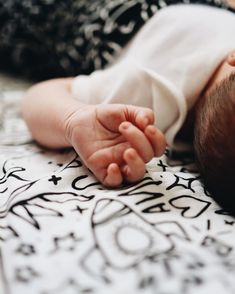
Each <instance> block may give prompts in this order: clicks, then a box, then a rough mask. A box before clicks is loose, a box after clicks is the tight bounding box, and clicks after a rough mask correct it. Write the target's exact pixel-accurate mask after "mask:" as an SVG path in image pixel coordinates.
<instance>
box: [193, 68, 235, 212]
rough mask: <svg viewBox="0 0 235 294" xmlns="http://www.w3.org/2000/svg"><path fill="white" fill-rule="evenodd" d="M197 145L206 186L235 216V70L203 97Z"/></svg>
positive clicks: (198, 106) (196, 124) (198, 157)
mask: <svg viewBox="0 0 235 294" xmlns="http://www.w3.org/2000/svg"><path fill="white" fill-rule="evenodd" d="M234 69H235V68H234ZM234 69H233V70H234ZM194 146H195V153H196V160H197V163H198V167H199V170H200V172H201V174H202V179H203V181H204V184H205V187H206V188H207V189H208V191H209V192H210V193H211V195H212V197H214V199H215V200H216V201H217V202H218V204H220V205H221V206H222V207H223V208H224V209H225V210H227V211H228V212H230V213H232V214H233V215H234V216H235V71H231V73H230V74H229V75H228V76H226V78H224V79H222V80H221V81H220V82H219V83H217V84H216V85H215V87H213V89H212V90H211V91H209V93H208V94H206V95H204V96H203V97H202V98H201V99H200V100H199V102H198V104H197V106H196V120H195V130H194Z"/></svg>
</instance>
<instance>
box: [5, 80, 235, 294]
mask: <svg viewBox="0 0 235 294" xmlns="http://www.w3.org/2000/svg"><path fill="white" fill-rule="evenodd" d="M28 85H29V83H27V82H25V81H21V80H19V79H16V78H13V77H8V76H5V75H1V76H0V293H1V294H73V293H74V294H75V293H94V294H96V293H97V294H98V293H99V294H100V293H109V294H110V293H113V294H116V293H129V294H139V293H144V294H147V293H158V294H173V293H174V294H184V293H190V294H191V293H192V294H193V293H200V294H204V293H220V294H222V293H231V294H234V293H235V252H234V248H235V219H234V218H233V217H232V216H230V215H229V214H228V213H227V212H226V211H224V210H223V209H222V208H221V207H219V206H218V205H217V204H216V203H215V202H214V200H213V198H212V196H211V195H210V194H209V193H208V192H207V191H206V190H205V189H204V187H203V185H202V183H201V178H200V175H199V173H198V172H197V169H196V166H195V164H194V159H193V157H192V156H189V155H185V156H183V157H180V158H172V156H171V153H170V152H169V150H166V152H165V154H164V155H163V156H162V157H160V158H154V159H153V160H152V161H151V162H149V164H147V166H146V174H145V177H144V178H143V180H142V181H140V182H138V183H136V184H132V185H126V186H123V187H121V188H118V189H107V188H105V187H104V186H102V185H101V184H100V183H99V182H98V181H97V180H96V178H95V177H94V176H93V175H92V174H91V172H90V171H89V170H88V169H87V168H86V167H85V166H84V165H83V163H82V161H81V160H80V158H79V156H78V155H77V154H76V153H75V152H74V150H73V149H65V150H59V151H58V150H57V151H55V150H49V149H45V148H43V147H41V146H39V145H37V144H36V143H35V142H34V141H33V140H32V138H31V135H30V133H29V132H28V130H27V127H26V125H25V124H24V122H23V120H22V118H21V115H20V102H21V97H22V94H23V92H24V91H25V89H26V88H27V87H28Z"/></svg>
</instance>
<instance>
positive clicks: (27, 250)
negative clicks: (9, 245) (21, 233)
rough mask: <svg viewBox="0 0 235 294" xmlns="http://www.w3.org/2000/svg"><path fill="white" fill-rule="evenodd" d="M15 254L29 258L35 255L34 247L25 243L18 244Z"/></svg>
mask: <svg viewBox="0 0 235 294" xmlns="http://www.w3.org/2000/svg"><path fill="white" fill-rule="evenodd" d="M15 252H16V253H18V254H22V255H24V256H31V255H35V254H36V250H35V247H34V245H32V244H25V243H22V244H20V245H19V247H18V248H17V249H16V251H15Z"/></svg>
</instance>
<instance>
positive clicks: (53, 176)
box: [48, 175, 62, 186]
mask: <svg viewBox="0 0 235 294" xmlns="http://www.w3.org/2000/svg"><path fill="white" fill-rule="evenodd" d="M61 180H62V178H61V177H58V176H55V175H52V176H51V178H50V179H49V180H48V181H49V182H52V183H53V184H54V185H55V186H56V185H57V184H58V182H59V181H61Z"/></svg>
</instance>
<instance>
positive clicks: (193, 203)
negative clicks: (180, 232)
mask: <svg viewBox="0 0 235 294" xmlns="http://www.w3.org/2000/svg"><path fill="white" fill-rule="evenodd" d="M169 203H170V204H171V205H172V206H173V207H175V208H177V209H180V210H182V211H181V215H182V216H183V217H184V218H196V217H198V216H200V215H201V214H203V213H204V212H205V211H206V210H207V209H208V207H209V206H210V205H211V202H208V201H205V200H202V199H198V198H196V197H193V196H190V195H180V196H177V197H174V198H172V199H170V200H169Z"/></svg>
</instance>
